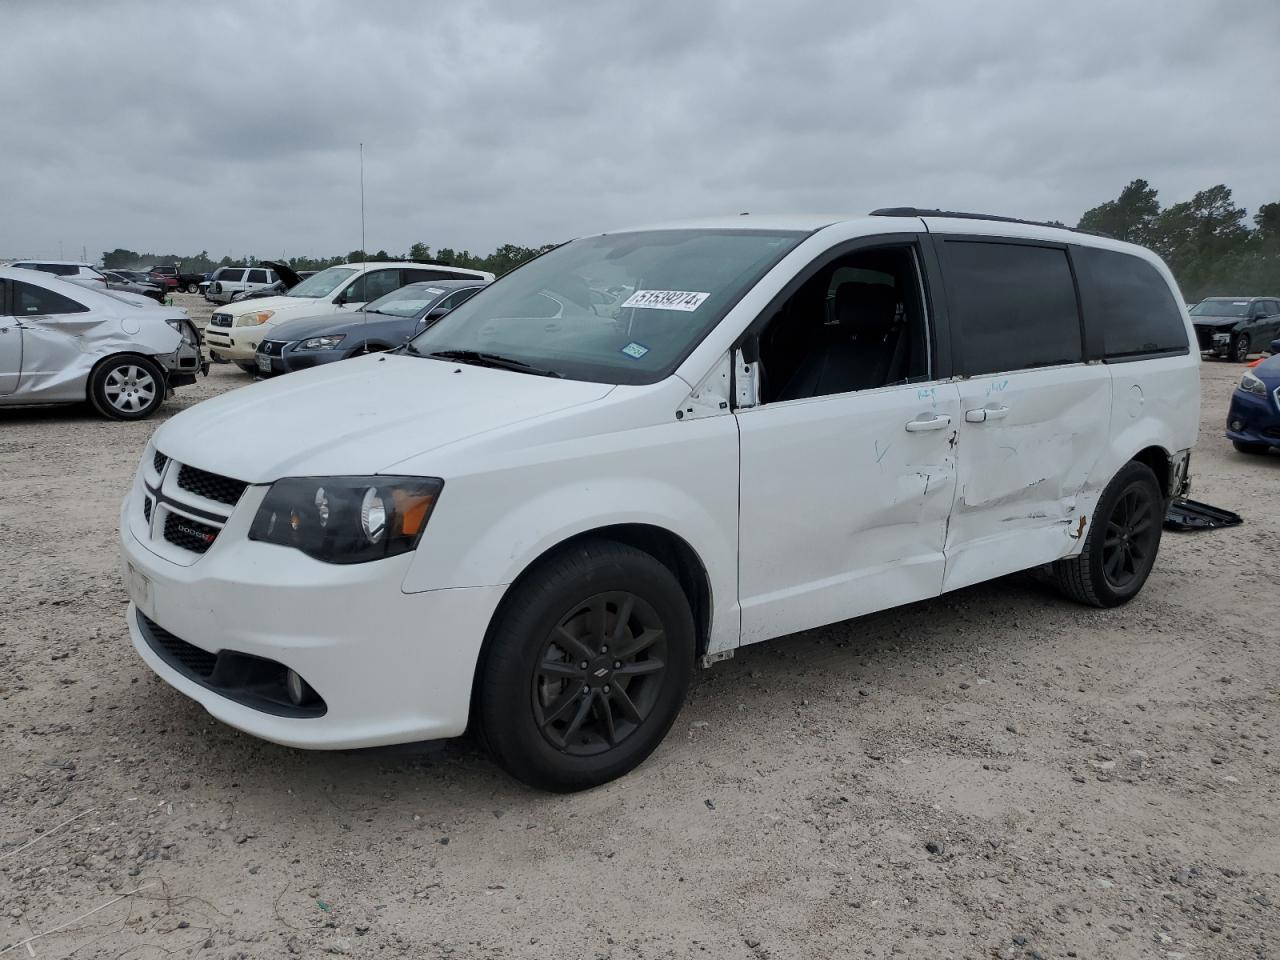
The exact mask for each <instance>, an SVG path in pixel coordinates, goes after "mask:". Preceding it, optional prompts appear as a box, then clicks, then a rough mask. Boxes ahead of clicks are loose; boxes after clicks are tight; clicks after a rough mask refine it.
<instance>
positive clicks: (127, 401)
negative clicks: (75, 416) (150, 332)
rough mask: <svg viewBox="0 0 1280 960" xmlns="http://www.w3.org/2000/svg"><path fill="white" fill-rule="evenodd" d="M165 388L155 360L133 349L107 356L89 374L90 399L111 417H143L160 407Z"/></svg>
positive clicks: (94, 406)
mask: <svg viewBox="0 0 1280 960" xmlns="http://www.w3.org/2000/svg"><path fill="white" fill-rule="evenodd" d="M167 390H168V387H167V384H166V383H165V378H164V371H163V370H161V369H160V367H159V366H158V365H157V364H156V362H155V361H154V360H149V359H147V358H146V357H141V356H138V355H137V354H132V353H122V354H119V355H118V356H114V357H110V358H108V359H107V360H105V361H103V362H102V363H100V364H98V366H97V367H95V368H94V371H93V373H92V374H90V375H89V391H88V392H89V402H90V403H92V404H93V408H94V409H95V410H97V411H98V413H100V414H102V415H103V416H104V417H107V418H108V419H110V420H145V419H146V418H147V417H149V416H151V415H152V414H153V413H155V412H156V411H157V410H158V409H160V404H162V403H164V397H165V393H166V392H167Z"/></svg>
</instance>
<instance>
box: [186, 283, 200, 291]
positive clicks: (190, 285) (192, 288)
mask: <svg viewBox="0 0 1280 960" xmlns="http://www.w3.org/2000/svg"><path fill="white" fill-rule="evenodd" d="M199 292H200V284H198V283H188V284H187V293H199Z"/></svg>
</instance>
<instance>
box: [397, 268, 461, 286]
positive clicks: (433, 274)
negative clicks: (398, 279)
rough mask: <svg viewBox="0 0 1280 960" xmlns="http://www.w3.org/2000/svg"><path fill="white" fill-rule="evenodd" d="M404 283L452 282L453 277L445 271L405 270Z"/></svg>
mask: <svg viewBox="0 0 1280 960" xmlns="http://www.w3.org/2000/svg"><path fill="white" fill-rule="evenodd" d="M404 275H405V277H406V279H405V283H420V282H421V281H423V280H452V279H454V275H453V274H452V273H449V272H448V271H447V270H406V271H405V272H404Z"/></svg>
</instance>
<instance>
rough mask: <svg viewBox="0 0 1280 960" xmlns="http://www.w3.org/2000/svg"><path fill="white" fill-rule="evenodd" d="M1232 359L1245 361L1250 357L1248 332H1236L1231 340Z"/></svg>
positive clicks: (1240, 361)
mask: <svg viewBox="0 0 1280 960" xmlns="http://www.w3.org/2000/svg"><path fill="white" fill-rule="evenodd" d="M1231 359H1232V360H1234V361H1235V362H1236V363H1244V362H1245V361H1246V360H1248V359H1249V337H1248V335H1247V334H1243V333H1239V334H1236V337H1235V339H1234V340H1232V341H1231Z"/></svg>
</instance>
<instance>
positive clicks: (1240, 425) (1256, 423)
mask: <svg viewBox="0 0 1280 960" xmlns="http://www.w3.org/2000/svg"><path fill="white" fill-rule="evenodd" d="M1277 393H1280V388H1272V389H1269V390H1268V393H1267V396H1265V397H1260V396H1258V395H1257V394H1254V393H1245V392H1244V391H1243V390H1236V391H1235V392H1234V393H1233V394H1232V395H1231V407H1230V409H1229V410H1228V411H1227V431H1226V433H1227V439H1228V440H1237V441H1239V442H1240V443H1266V444H1270V445H1271V446H1273V447H1280V397H1277V396H1276V394H1277Z"/></svg>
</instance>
